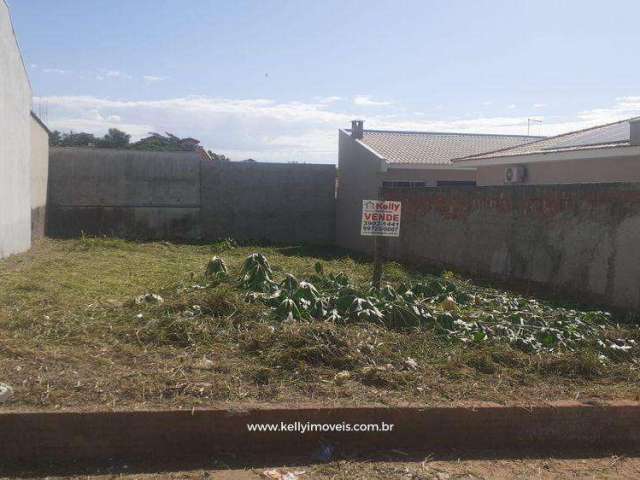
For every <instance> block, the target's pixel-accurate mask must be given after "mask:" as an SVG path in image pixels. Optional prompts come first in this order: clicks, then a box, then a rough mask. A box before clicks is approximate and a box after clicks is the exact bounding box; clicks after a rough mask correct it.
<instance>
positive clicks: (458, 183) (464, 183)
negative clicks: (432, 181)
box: [438, 180, 476, 187]
mask: <svg viewBox="0 0 640 480" xmlns="http://www.w3.org/2000/svg"><path fill="white" fill-rule="evenodd" d="M438 186H439V187H475V186H476V182H473V181H468V180H439V181H438Z"/></svg>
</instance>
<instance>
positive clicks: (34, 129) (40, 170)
mask: <svg viewBox="0 0 640 480" xmlns="http://www.w3.org/2000/svg"><path fill="white" fill-rule="evenodd" d="M48 174H49V132H47V130H46V129H45V128H44V127H43V126H42V125H41V124H40V123H39V122H38V121H37V120H36V119H35V118H33V116H32V117H31V238H32V239H36V238H42V237H43V236H44V230H45V218H46V208H47V182H48Z"/></svg>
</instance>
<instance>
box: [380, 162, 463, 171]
mask: <svg viewBox="0 0 640 480" xmlns="http://www.w3.org/2000/svg"><path fill="white" fill-rule="evenodd" d="M387 168H388V169H389V170H471V171H473V170H475V168H474V167H468V166H466V165H461V166H458V165H453V164H442V163H392V162H387Z"/></svg>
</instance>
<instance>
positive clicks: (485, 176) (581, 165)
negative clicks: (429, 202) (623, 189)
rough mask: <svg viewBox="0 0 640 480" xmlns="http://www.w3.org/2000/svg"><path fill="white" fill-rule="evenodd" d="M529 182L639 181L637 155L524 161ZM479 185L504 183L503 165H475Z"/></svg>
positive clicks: (639, 173) (544, 183)
mask: <svg viewBox="0 0 640 480" xmlns="http://www.w3.org/2000/svg"><path fill="white" fill-rule="evenodd" d="M523 161H524V163H521V164H518V165H525V166H526V167H527V178H526V181H525V182H524V183H525V184H529V185H550V184H566V183H609V182H640V157H625V158H615V159H611V158H608V159H602V158H600V159H589V160H569V161H562V162H558V161H555V162H539V163H526V157H523ZM477 168H478V173H477V183H478V185H503V184H504V170H505V168H506V165H494V166H489V167H477Z"/></svg>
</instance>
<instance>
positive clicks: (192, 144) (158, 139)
mask: <svg viewBox="0 0 640 480" xmlns="http://www.w3.org/2000/svg"><path fill="white" fill-rule="evenodd" d="M165 133H166V135H161V134H160V133H156V132H149V136H148V137H145V138H142V139H140V140H138V141H137V142H135V143H132V144H131V147H130V148H132V149H134V150H152V151H163V152H193V151H195V150H196V149H197V148H198V147H199V145H200V140H196V139H195V138H191V137H186V138H180V137H177V136H175V135H173V134H172V133H169V132H165Z"/></svg>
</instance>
